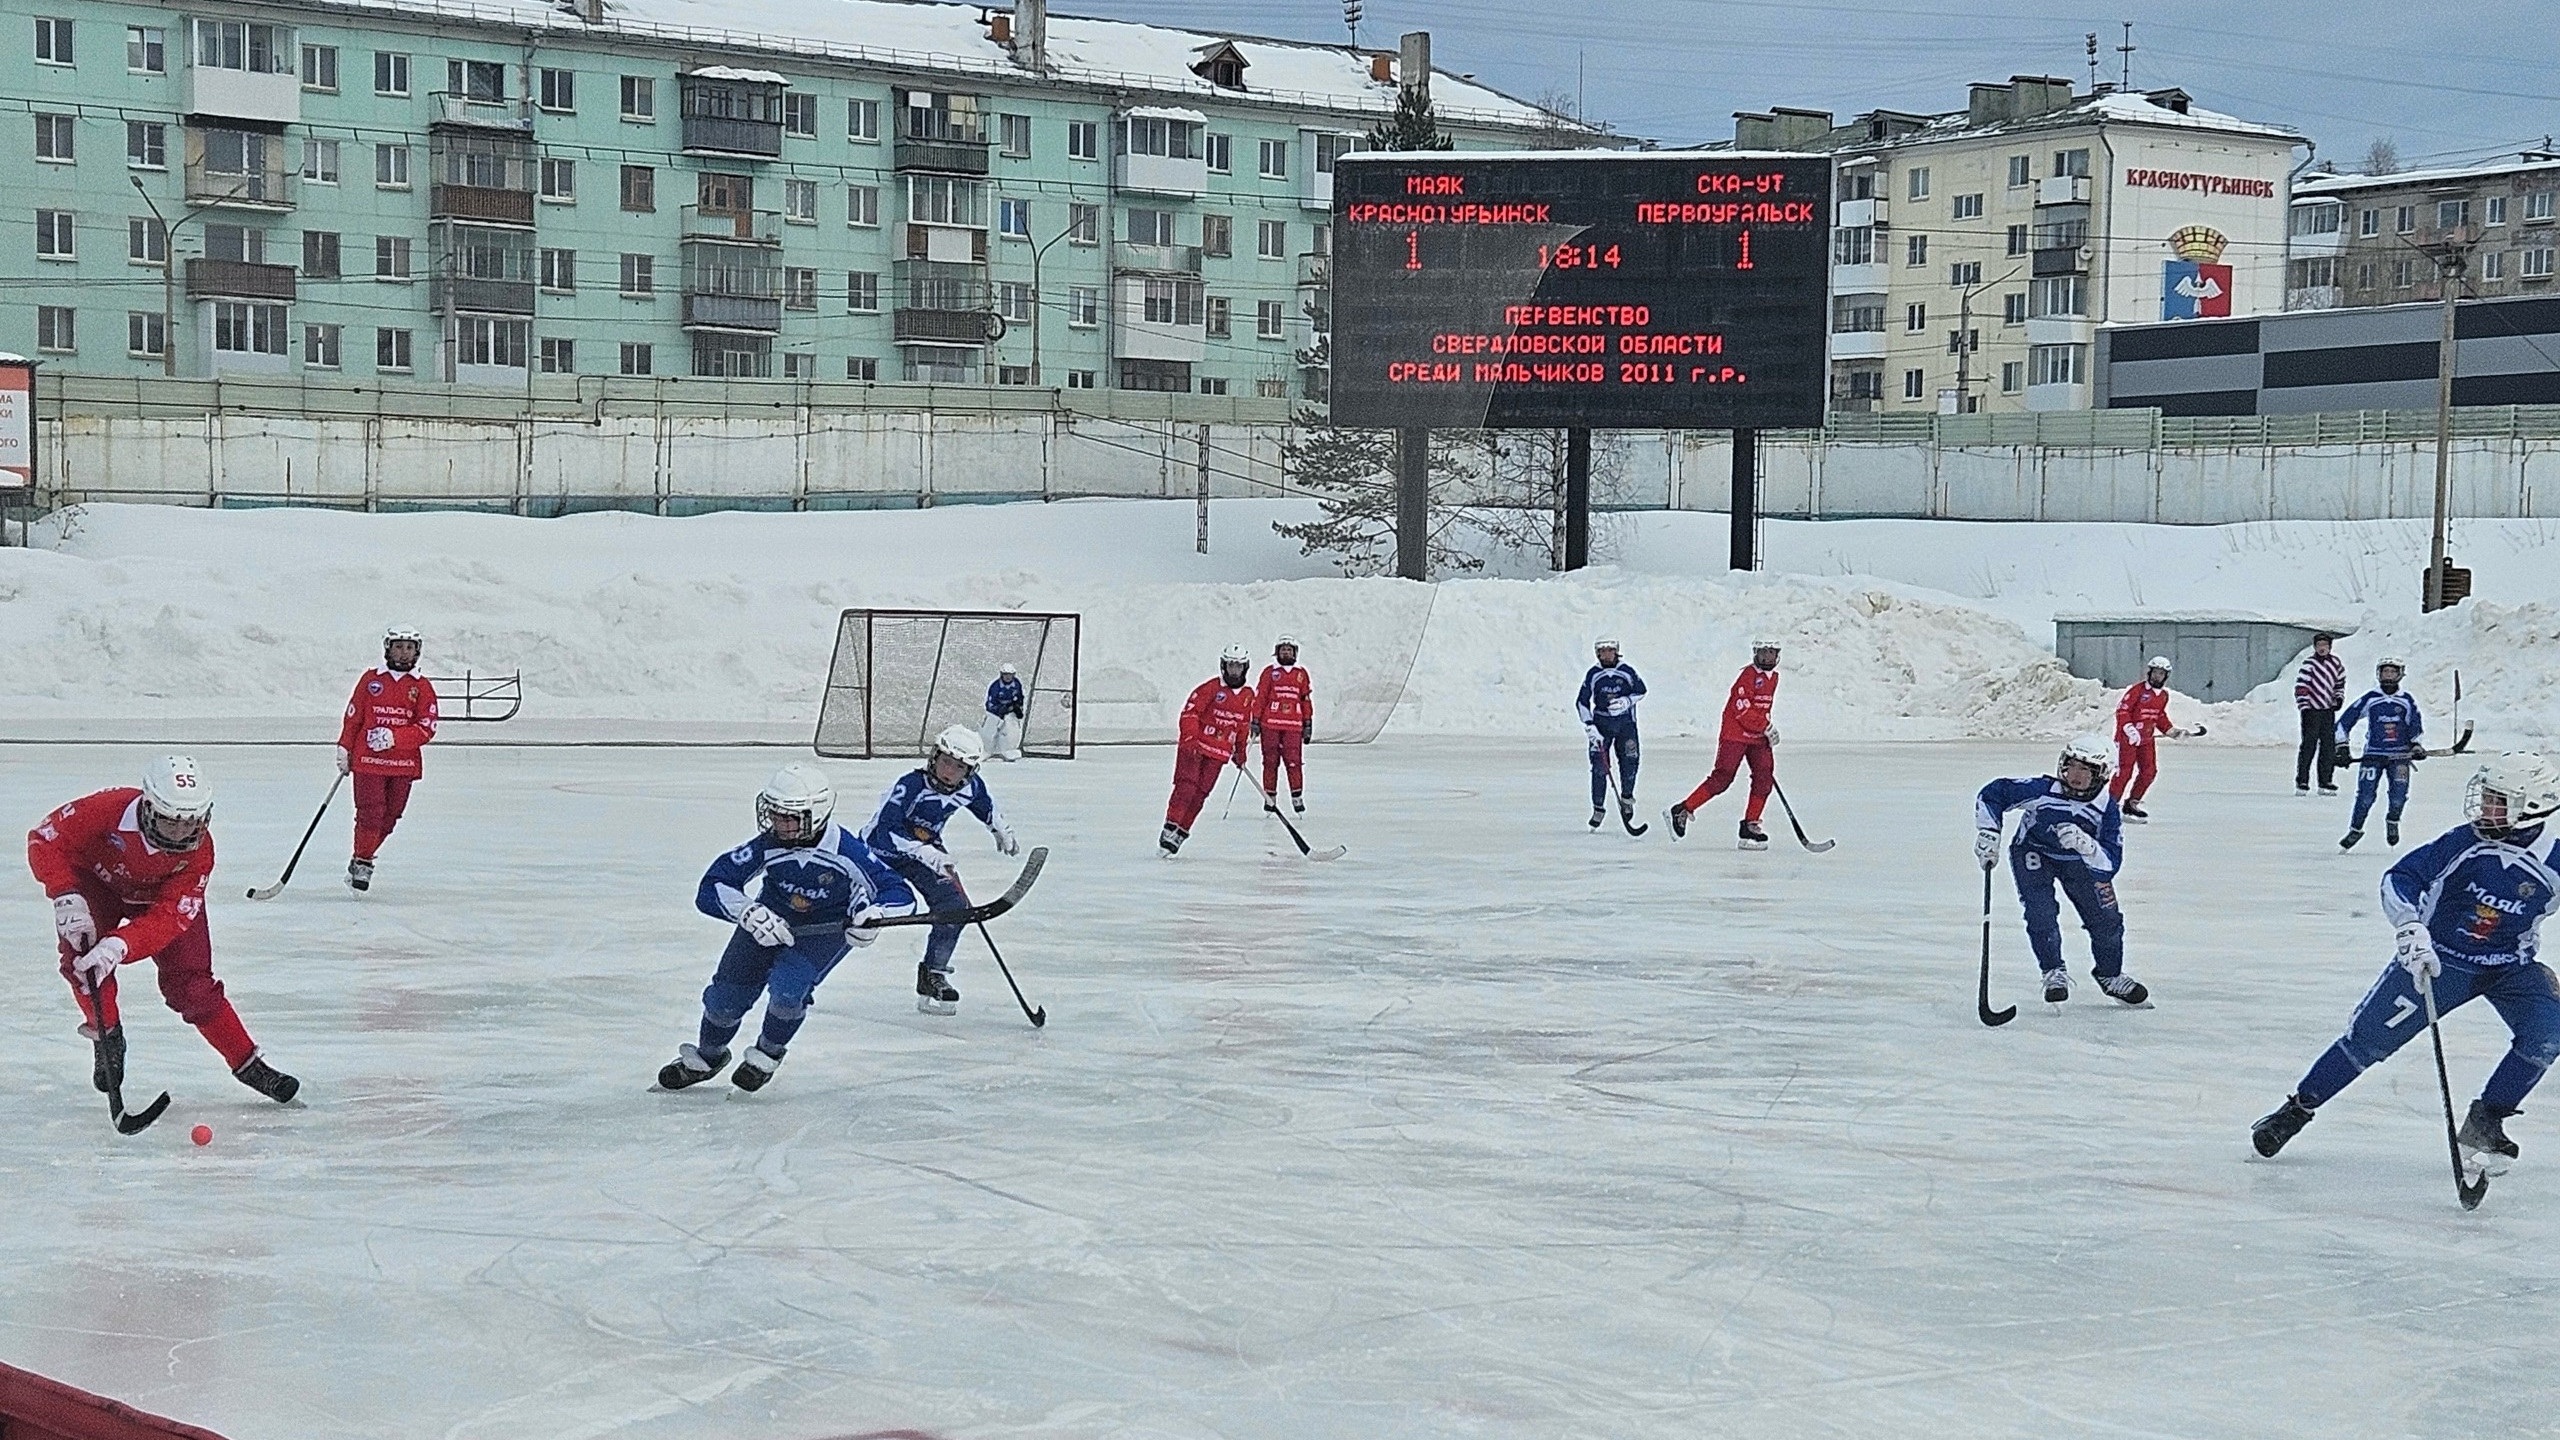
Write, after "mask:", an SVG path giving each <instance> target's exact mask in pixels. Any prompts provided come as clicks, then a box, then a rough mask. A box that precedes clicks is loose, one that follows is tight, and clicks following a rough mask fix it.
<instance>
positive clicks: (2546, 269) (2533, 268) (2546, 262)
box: [2516, 245, 2551, 280]
mask: <svg viewBox="0 0 2560 1440" xmlns="http://www.w3.org/2000/svg"><path fill="white" fill-rule="evenodd" d="M2516 274H2517V275H2518V276H2519V277H2521V278H2523V279H2526V280H2548V279H2550V278H2551V247H2549V246H2547V245H2546V246H2543V247H2541V248H2540V249H2535V250H2527V251H2526V252H2524V264H2523V265H2522V266H2520V267H2518V269H2517V271H2516Z"/></svg>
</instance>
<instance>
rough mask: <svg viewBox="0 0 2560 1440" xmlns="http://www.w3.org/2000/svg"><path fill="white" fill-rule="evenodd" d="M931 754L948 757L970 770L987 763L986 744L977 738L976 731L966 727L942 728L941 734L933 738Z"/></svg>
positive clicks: (948, 726)
mask: <svg viewBox="0 0 2560 1440" xmlns="http://www.w3.org/2000/svg"><path fill="white" fill-rule="evenodd" d="M932 753H933V754H935V755H948V756H950V757H951V758H952V759H954V760H957V761H959V762H960V763H961V764H963V765H966V766H968V767H969V768H970V769H972V770H975V769H977V768H978V767H979V766H981V765H984V764H986V763H987V746H986V742H985V741H983V740H980V739H979V738H978V732H977V731H975V730H972V729H970V728H969V727H968V726H966V725H946V726H944V727H942V733H941V734H939V735H936V736H934V737H933V751H932Z"/></svg>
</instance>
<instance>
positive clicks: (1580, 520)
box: [1564, 425, 1591, 570]
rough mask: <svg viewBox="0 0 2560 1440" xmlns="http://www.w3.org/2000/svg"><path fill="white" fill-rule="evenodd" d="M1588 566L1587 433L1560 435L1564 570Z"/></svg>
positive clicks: (1578, 428) (1579, 428) (1573, 430)
mask: <svg viewBox="0 0 2560 1440" xmlns="http://www.w3.org/2000/svg"><path fill="white" fill-rule="evenodd" d="M1590 563H1591V432H1590V431H1589V430H1588V429H1585V428H1584V427H1582V426H1579V425H1577V426H1574V427H1573V428H1571V429H1568V430H1566V431H1565V432H1564V568H1566V569H1567V570H1579V569H1581V568H1582V567H1583V566H1585V565H1588V564H1590Z"/></svg>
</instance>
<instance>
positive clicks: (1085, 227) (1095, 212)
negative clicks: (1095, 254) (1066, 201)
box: [1067, 204, 1102, 245]
mask: <svg viewBox="0 0 2560 1440" xmlns="http://www.w3.org/2000/svg"><path fill="white" fill-rule="evenodd" d="M1067 243H1068V244H1070V245H1099V244H1101V243H1102V207H1101V206H1099V205H1086V204H1072V205H1069V206H1068V207H1067Z"/></svg>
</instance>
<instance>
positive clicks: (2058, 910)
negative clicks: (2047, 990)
mask: <svg viewBox="0 0 2560 1440" xmlns="http://www.w3.org/2000/svg"><path fill="white" fill-rule="evenodd" d="M2009 873H2010V874H2011V875H2012V876H2014V877H2016V879H2017V882H2018V904H2019V906H2020V907H2021V908H2023V909H2024V910H2025V911H2026V912H2027V943H2028V944H2029V945H2032V946H2033V947H2034V948H2035V952H2036V968H2037V969H2039V970H2060V969H2062V968H2063V964H2062V905H2061V903H2060V902H2059V901H2057V900H2055V899H2054V898H2053V887H2054V886H2055V885H2057V884H2058V885H2060V886H2061V887H2062V893H2063V894H2065V895H2068V896H2070V897H2071V908H2072V909H2074V910H2077V911H2079V912H2080V924H2081V927H2082V928H2083V929H2086V930H2087V931H2088V932H2089V954H2090V956H2091V958H2092V959H2094V960H2096V962H2097V964H2096V965H2095V966H2094V967H2093V968H2094V969H2095V970H2096V971H2097V973H2098V978H2100V979H2102V980H2103V979H2105V978H2106V977H2107V976H2110V975H2114V974H2116V973H2118V972H2120V971H2122V970H2123V969H2124V911H2123V910H2122V909H2121V908H2119V907H2118V906H2117V904H2116V887H2115V883H2114V882H2113V881H2111V880H2102V879H2100V878H2099V877H2097V876H2095V875H2092V874H2090V873H2089V867H2088V866H2086V865H2083V864H2081V863H2080V862H2079V861H2077V860H2056V859H2054V858H2053V857H2051V856H2049V855H2044V854H2040V853H2038V852H2036V851H2033V850H2029V849H2026V848H2025V847H2023V846H2015V845H2013V846H2011V847H2010V848H2009Z"/></svg>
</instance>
